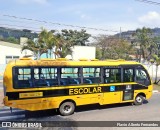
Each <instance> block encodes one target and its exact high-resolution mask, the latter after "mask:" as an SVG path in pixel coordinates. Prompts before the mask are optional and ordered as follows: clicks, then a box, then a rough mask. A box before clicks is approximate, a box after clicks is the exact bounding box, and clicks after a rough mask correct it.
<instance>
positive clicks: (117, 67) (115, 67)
mask: <svg viewBox="0 0 160 130" xmlns="http://www.w3.org/2000/svg"><path fill="white" fill-rule="evenodd" d="M106 69H119V70H120V82H109V83H106V82H105V79H106V77H105V76H106V75H105V73H106V72H105V70H106ZM122 78H123V73H122V67H120V66H106V67H104V68H103V83H104V84H114V83H122V82H123V80H122Z"/></svg>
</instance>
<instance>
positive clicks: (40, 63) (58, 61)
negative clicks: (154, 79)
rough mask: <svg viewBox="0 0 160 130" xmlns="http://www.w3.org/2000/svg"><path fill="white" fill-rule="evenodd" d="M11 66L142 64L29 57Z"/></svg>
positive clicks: (12, 62) (123, 61)
mask: <svg viewBox="0 0 160 130" xmlns="http://www.w3.org/2000/svg"><path fill="white" fill-rule="evenodd" d="M8 65H11V66H119V65H140V63H138V62H135V61H125V60H105V61H100V60H79V61H72V60H67V59H64V60H63V59H41V60H31V59H29V58H23V59H19V60H14V61H11V62H9V63H8Z"/></svg>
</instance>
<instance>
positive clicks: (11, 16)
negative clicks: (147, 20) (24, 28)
mask: <svg viewBox="0 0 160 130" xmlns="http://www.w3.org/2000/svg"><path fill="white" fill-rule="evenodd" d="M2 16H4V17H10V18H14V19H21V20H27V21H35V22H40V23H45V24H54V25H58V26H66V27H74V28H81V29H91V30H96V31H105V32H109V31H110V32H119V31H115V30H107V29H100V28H92V27H85V26H77V25H69V24H62V23H56V22H47V21H44V20H37V19H31V18H24V17H17V16H13V15H6V14H3V15H2Z"/></svg>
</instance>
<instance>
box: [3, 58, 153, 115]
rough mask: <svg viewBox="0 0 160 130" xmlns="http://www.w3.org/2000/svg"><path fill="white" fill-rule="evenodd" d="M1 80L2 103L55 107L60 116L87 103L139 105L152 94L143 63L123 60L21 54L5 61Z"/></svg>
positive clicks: (46, 107) (35, 108) (20, 106)
mask: <svg viewBox="0 0 160 130" xmlns="http://www.w3.org/2000/svg"><path fill="white" fill-rule="evenodd" d="M3 84H4V95H5V97H4V104H5V106H9V107H13V108H19V109H23V110H29V111H37V110H47V109H58V110H59V112H60V114H61V115H64V116H66V115H70V114H73V113H74V111H75V108H76V106H81V105H87V104H100V105H105V104H115V103H125V102H132V103H134V104H135V105H141V104H143V101H144V100H147V99H149V98H150V97H151V95H152V84H151V79H150V77H149V74H148V72H147V70H146V69H145V67H143V66H142V65H141V64H140V63H137V62H134V61H125V60H106V61H99V60H84V59H82V60H79V61H70V60H66V59H56V60H49V59H42V60H31V59H29V58H22V59H19V60H15V61H11V62H9V63H8V64H7V66H6V69H5V72H4V80H3Z"/></svg>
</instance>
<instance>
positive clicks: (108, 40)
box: [95, 35, 133, 60]
mask: <svg viewBox="0 0 160 130" xmlns="http://www.w3.org/2000/svg"><path fill="white" fill-rule="evenodd" d="M95 40H96V42H95V46H96V48H97V50H98V51H100V52H101V54H98V55H99V56H101V58H100V59H102V60H103V59H129V58H130V57H129V55H130V54H132V53H133V49H132V47H131V45H130V44H129V43H128V42H127V41H125V40H123V39H119V38H117V37H114V36H105V35H101V36H99V37H96V38H95ZM98 51H97V52H98ZM100 52H98V53H100ZM96 55H97V54H96ZM96 58H97V57H96Z"/></svg>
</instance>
